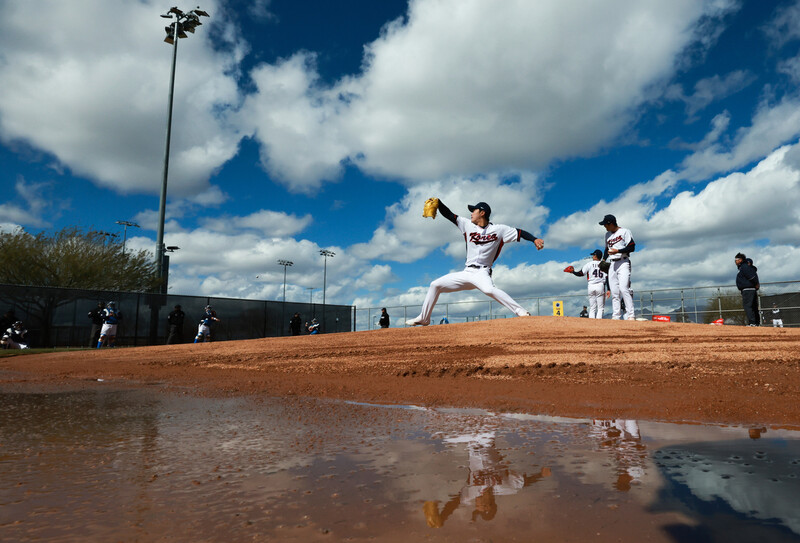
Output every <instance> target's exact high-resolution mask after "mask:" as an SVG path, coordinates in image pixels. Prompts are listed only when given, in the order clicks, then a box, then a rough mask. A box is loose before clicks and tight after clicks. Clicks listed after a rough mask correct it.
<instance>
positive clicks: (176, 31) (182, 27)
mask: <svg viewBox="0 0 800 543" xmlns="http://www.w3.org/2000/svg"><path fill="white" fill-rule="evenodd" d="M201 16H202V17H208V13H206V12H205V11H202V10H201V9H200V8H197V9H193V10H192V11H189V12H187V13H184V12H183V11H181V10H179V9H178V8H176V7H173V8H170V10H169V11H168V12H167V13H165V14H164V15H162V16H161V17H163V18H165V19H172V23H170V25H169V26H166V27H164V30H165V31H166V32H167V37H166V38H164V41H165V42H167V43H168V44H170V45H172V70H171V72H170V79H169V101H168V105H167V143H166V146H165V149H164V175H163V177H162V178H161V199H160V200H159V204H158V239H157V240H156V269H157V272H158V278H159V279H163V278H164V253H165V252H166V247H164V217H165V215H166V210H167V177H168V173H169V143H170V138H171V136H172V96H173V94H174V91H175V61H176V60H177V58H178V40H177V39H176V38H186V37H187V35H186V32H191V33H192V34H194V29H195V27H198V26H200V25H201V24H202V23H201V22H200V17H201Z"/></svg>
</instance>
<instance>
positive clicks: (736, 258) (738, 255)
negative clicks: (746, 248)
mask: <svg viewBox="0 0 800 543" xmlns="http://www.w3.org/2000/svg"><path fill="white" fill-rule="evenodd" d="M740 258H741V259H742V260H744V259H746V258H747V257H746V256H744V253H736V256H735V257H733V259H734V260H738V259H740Z"/></svg>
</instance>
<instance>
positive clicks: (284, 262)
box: [278, 260, 294, 304]
mask: <svg viewBox="0 0 800 543" xmlns="http://www.w3.org/2000/svg"><path fill="white" fill-rule="evenodd" d="M278 264H279V265H281V266H283V303H284V304H285V303H286V268H288V267H289V266H293V265H294V262H292V261H291V260H278Z"/></svg>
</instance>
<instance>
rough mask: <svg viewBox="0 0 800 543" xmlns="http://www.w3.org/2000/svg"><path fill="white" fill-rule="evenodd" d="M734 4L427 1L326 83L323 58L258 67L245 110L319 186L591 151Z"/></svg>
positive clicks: (284, 165)
mask: <svg viewBox="0 0 800 543" xmlns="http://www.w3.org/2000/svg"><path fill="white" fill-rule="evenodd" d="M730 5H732V2H724V1H718V0H715V1H705V2H703V1H695V0H677V1H674V2H662V1H660V0H638V1H635V2H633V1H629V0H614V1H611V2H602V3H598V2H594V1H589V0H584V1H581V2H578V3H576V2H570V3H563V2H558V1H556V0H546V1H539V2H527V1H521V0H520V1H516V2H501V3H496V2H484V1H480V0H436V1H433V0H415V1H412V2H410V4H409V11H408V17H407V21H408V22H407V23H403V22H402V21H400V20H398V21H395V22H394V23H392V24H390V25H387V27H386V28H385V29H384V31H383V32H382V35H381V37H380V38H379V39H378V40H376V41H375V42H373V43H371V44H369V45H368V46H367V48H366V51H367V53H366V58H365V62H364V70H363V73H362V74H359V75H357V76H353V77H348V78H344V79H342V80H341V81H338V82H336V83H335V84H333V85H330V86H325V85H324V84H323V83H321V82H320V81H319V78H318V76H317V74H316V70H315V68H314V63H313V56H311V55H308V54H298V55H295V56H294V57H292V58H290V59H288V60H286V61H284V62H281V63H279V64H278V65H276V66H268V65H262V66H260V67H258V68H257V69H256V70H254V71H253V80H254V81H255V82H256V85H257V87H258V91H257V92H256V93H254V94H252V95H251V96H249V97H248V98H247V100H246V103H245V106H244V108H243V117H246V118H247V119H250V120H252V122H253V123H254V125H253V127H252V130H253V131H254V132H255V133H256V137H257V138H258V139H259V140H260V141H261V142H262V145H263V149H262V160H264V161H265V164H266V168H267V169H268V170H269V171H270V173H271V174H272V175H274V176H276V177H278V178H279V179H281V180H283V181H284V182H285V183H286V184H287V185H289V186H290V188H291V189H292V190H296V191H305V192H309V191H312V190H314V188H316V187H317V186H319V184H320V182H321V180H322V179H335V178H337V177H338V176H339V175H340V172H341V165H342V164H343V163H344V162H347V161H350V162H354V163H356V164H357V165H358V166H359V167H361V168H362V169H363V170H364V171H365V172H367V173H368V174H371V175H378V176H387V177H397V178H404V179H410V180H414V181H417V182H428V181H429V180H430V179H432V178H437V177H447V176H450V175H460V174H461V175H474V174H475V173H479V172H491V171H508V170H509V169H511V170H529V169H536V168H539V167H542V166H544V165H546V164H548V163H550V162H551V161H553V160H556V159H560V158H568V157H575V156H582V155H588V154H592V153H594V152H596V151H597V150H598V149H600V148H601V147H603V146H604V145H607V144H609V143H611V142H612V141H613V140H614V138H616V137H617V136H618V135H619V134H620V132H621V130H622V129H623V128H624V127H626V126H628V125H629V123H630V122H631V121H632V120H633V118H634V116H635V112H636V109H637V107H638V106H639V105H641V104H642V103H643V102H644V101H646V100H647V99H649V97H650V87H651V86H653V85H656V84H658V83H660V82H662V81H663V80H665V79H666V78H668V77H669V76H670V75H671V74H672V72H673V70H674V67H675V60H676V57H677V56H678V55H679V54H680V53H681V52H682V51H683V50H684V48H685V47H686V46H687V45H688V44H689V43H691V42H692V40H693V39H694V37H695V36H696V35H695V33H694V30H695V29H696V28H697V25H698V24H699V23H700V21H701V20H702V21H704V22H705V21H707V20H708V17H713V16H714V15H717V14H719V13H721V12H724V11H725V10H726V9H728V8H729V7H730Z"/></svg>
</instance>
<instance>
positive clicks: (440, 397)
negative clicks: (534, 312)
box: [0, 317, 800, 428]
mask: <svg viewBox="0 0 800 543" xmlns="http://www.w3.org/2000/svg"><path fill="white" fill-rule="evenodd" d="M0 372H2V374H1V375H0V383H2V388H3V390H11V389H14V388H18V387H22V386H30V385H34V386H36V387H39V388H41V387H52V386H58V387H64V386H69V387H73V388H74V387H76V386H78V387H88V386H109V385H110V386H122V385H124V386H130V385H133V386H141V385H142V384H155V383H158V384H161V385H164V384H165V385H167V386H170V387H191V389H192V390H194V391H197V392H198V393H203V394H269V395H291V394H296V395H307V396H320V397H331V398H341V399H347V400H357V401H366V402H392V403H403V404H422V405H449V406H474V407H484V408H488V409H493V410H508V411H525V412H530V413H541V414H551V415H562V416H579V417H596V418H628V419H630V418H638V419H650V420H668V421H679V420H685V421H704V422H721V423H738V424H752V425H760V424H767V425H780V426H788V427H794V428H798V427H800V401H798V400H800V330H795V329H788V328H783V329H774V328H745V327H732V326H709V325H700V324H676V323H655V322H622V321H608V320H604V321H595V320H589V319H578V318H555V317H522V318H514V319H502V320H495V321H487V322H475V323H466V324H450V325H442V326H430V327H425V328H405V329H387V330H373V331H367V332H353V333H342V334H322V335H318V336H302V337H286V338H267V339H260V340H249V341H236V342H219V343H210V344H198V345H195V344H186V345H171V346H159V347H138V348H116V349H103V350H93V351H75V352H68V353H52V354H44V355H31V356H18V357H12V358H6V359H0ZM98 379H103V381H102V383H101V382H98V381H97V380H98Z"/></svg>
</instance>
